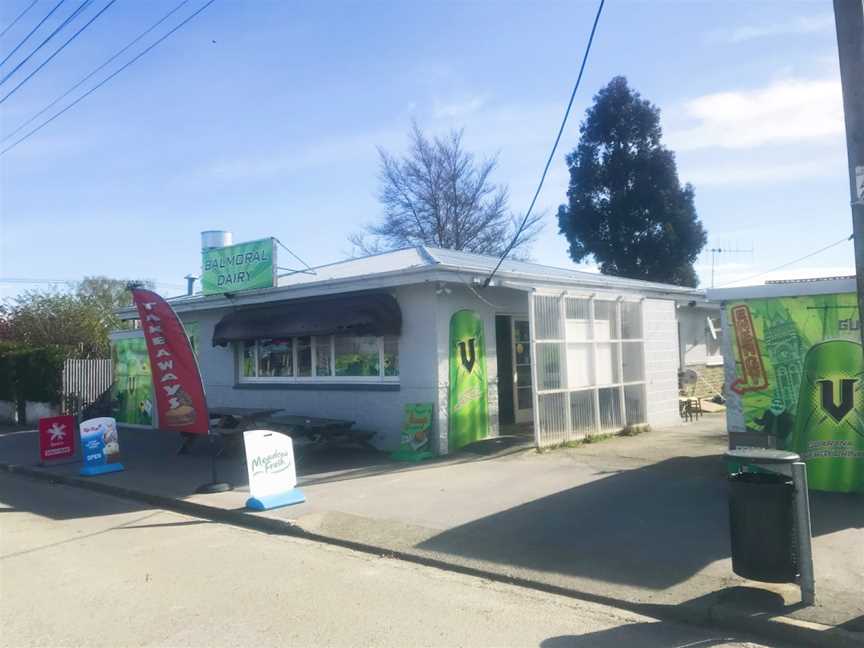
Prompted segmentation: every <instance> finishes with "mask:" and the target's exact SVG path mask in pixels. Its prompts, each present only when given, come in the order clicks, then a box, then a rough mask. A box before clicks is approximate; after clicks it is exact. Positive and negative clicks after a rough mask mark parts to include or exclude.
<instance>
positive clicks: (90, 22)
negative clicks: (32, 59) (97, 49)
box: [0, 0, 117, 104]
mask: <svg viewBox="0 0 864 648" xmlns="http://www.w3.org/2000/svg"><path fill="white" fill-rule="evenodd" d="M115 2H117V0H109V1H108V4H106V5H105V6H104V7H102V9H101V10H100V11H99V13H97V14H96V15H95V16H93V17H92V18H91V19H90V20H88V21H87V22H86V23H84V26H83V27H81V29H79V30H78V31H76V32H75V33H74V34H72V36H70V37H69V38H68V39H67V41H66V42H65V43H63V44H62V45H61V46H60V47H58V48H57V49H56V50H54V53H53V54H51V56H49V57H48V58H47V59H45V60H44V61H42V63H40V64H39V65H38V66H37V68H36V69H35V70H33V71H32V72H31V73H30V74H28V75H27V76H26V77H24V79H23V80H22V81H21V83H19V84H18V85H17V86H15V87H14V88H12V89H11V90H10V91H9V92H8V93H6V96H5V97H3V98H2V99H0V104H3V103H4V102H5V101H6V100H7V99H8V98H9V97H11V96H12V95H13V94H15V93H16V92H17V91H18V88H20V87H21V86H23V85H24V84H25V83H27V82H28V81H29V80H30V79H32V78H33V77H34V76H35V75H36V74H37V73H38V72H39V70H41V69H42V68H44V67H45V66H46V65H48V64H49V63H50V62H51V60H52V59H53V58H54V57H55V56H57V55H58V54H59V53H60V52H62V51H63V50H64V49H65V48H66V46H67V45H68V44H69V43H71V42H72V41H73V40H75V39H76V38H78V36H79V35H80V34H81V32H83V31H84V30H85V29H87V28H88V27H89V26H90V25H92V24H93V23H94V22H96V20H97V19H98V18H99V16H101V15H102V14H103V13H105V12H106V11H108V8H109V7H110V6H111V5H113V4H114V3H115Z"/></svg>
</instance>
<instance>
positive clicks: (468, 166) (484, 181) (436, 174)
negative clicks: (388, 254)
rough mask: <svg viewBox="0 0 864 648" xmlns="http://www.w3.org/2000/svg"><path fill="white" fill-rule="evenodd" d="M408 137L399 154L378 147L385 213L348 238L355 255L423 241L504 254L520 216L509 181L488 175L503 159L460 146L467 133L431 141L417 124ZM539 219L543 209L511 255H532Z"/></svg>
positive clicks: (531, 221)
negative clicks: (483, 156) (477, 155)
mask: <svg viewBox="0 0 864 648" xmlns="http://www.w3.org/2000/svg"><path fill="white" fill-rule="evenodd" d="M409 137H410V140H411V145H410V148H409V151H408V153H407V154H406V155H405V156H403V157H401V158H397V157H395V156H393V155H391V154H390V153H388V152H387V151H385V150H383V149H381V148H379V149H378V154H379V155H380V158H381V159H380V165H381V166H380V171H379V181H380V188H379V192H378V200H379V201H380V202H381V204H382V206H383V207H384V214H383V219H382V220H381V222H379V223H375V224H372V225H367V226H365V227H364V229H363V231H361V232H356V233H354V234H352V235H351V236H349V237H348V240H349V241H350V242H351V243H352V244H353V246H354V248H355V253H359V254H374V253H377V252H382V251H385V250H392V249H398V248H403V247H409V246H412V245H423V244H425V245H431V246H435V247H441V248H449V249H452V250H464V251H466V252H476V253H478V254H489V255H495V256H498V255H500V254H502V253H503V252H504V250H505V249H506V248H507V245H508V244H509V243H510V241H511V240H512V239H513V237H514V236H515V235H516V232H517V230H518V228H519V225H520V223H521V220H522V219H521V218H517V217H516V216H514V215H513V214H511V213H510V210H509V206H508V199H507V189H506V187H502V186H499V185H495V184H493V183H492V181H491V180H490V176H491V175H492V172H493V171H494V170H495V168H496V166H497V165H498V161H497V159H496V158H494V157H492V158H487V159H484V160H481V161H479V162H478V161H476V160H475V158H474V155H473V154H471V153H468V152H467V151H465V149H463V148H462V131H451V132H450V133H449V134H448V135H447V136H446V137H440V138H439V137H435V138H434V139H429V138H428V137H426V135H425V134H424V133H423V131H421V130H420V128H419V127H418V126H417V124H416V123H414V124H412V127H411V132H410V135H409ZM541 219H542V214H539V215H536V216H533V217H532V218H530V219H529V220H528V223H526V226H525V227H524V228H523V229H522V231H521V232H520V233H519V238H518V240H517V241H516V244H515V245H514V246H513V253H511V254H512V256H515V257H522V258H524V257H525V256H526V253H527V246H528V244H529V243H531V241H532V240H533V239H534V238H535V237H536V236H537V234H538V233H539V231H540V228H541V223H540V221H541Z"/></svg>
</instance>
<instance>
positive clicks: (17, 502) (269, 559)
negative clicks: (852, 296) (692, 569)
mask: <svg viewBox="0 0 864 648" xmlns="http://www.w3.org/2000/svg"><path fill="white" fill-rule="evenodd" d="M0 645H2V646H9V647H15V648H19V647H22V646H229V645H230V646H400V647H403V646H541V647H543V648H563V647H565V646H567V647H582V646H590V647H592V648H604V647H607V646H608V647H611V646H616V647H617V646H626V645H630V646H647V647H649V648H650V647H660V646H663V647H667V646H669V647H672V646H677V647H682V648H683V647H685V646H687V647H694V648H695V647H700V648H702V647H709V646H711V647H713V646H757V645H765V644H755V643H746V642H744V641H742V640H741V639H740V638H737V639H736V638H730V637H729V636H727V634H726V633H723V632H719V631H711V630H705V629H702V628H695V627H689V626H684V625H677V624H671V623H664V622H658V621H655V620H653V619H649V618H646V617H640V616H638V615H635V614H632V613H629V612H623V611H621V610H617V609H615V608H609V607H604V606H601V605H596V604H589V603H584V602H580V601H576V600H573V599H568V598H564V597H558V596H553V595H549V594H544V593H540V592H537V591H534V590H527V589H522V588H517V587H511V586H505V585H501V584H497V583H491V582H488V581H484V580H482V579H477V578H472V577H467V576H463V575H458V574H453V573H449V572H444V571H440V570H437V569H431V568H427V567H422V566H418V565H413V564H409V563H403V562H399V561H395V560H391V559H387V558H379V557H375V556H370V555H366V554H360V553H355V552H352V551H348V550H345V549H341V548H336V547H332V546H328V545H322V544H317V543H313V542H308V541H304V540H298V539H294V538H286V537H281V536H273V535H268V534H265V533H259V532H254V531H248V530H244V529H239V528H236V527H232V526H227V525H222V524H216V523H213V522H209V521H205V520H199V519H195V518H190V517H185V516H181V515H177V514H174V513H169V512H165V511H161V510H153V509H146V508H143V507H138V506H137V505H135V504H132V503H130V502H127V501H125V500H119V499H114V498H111V497H105V496H101V495H97V494H94V493H90V492H86V491H81V490H78V489H75V488H70V487H65V486H51V485H48V484H46V483H43V482H36V481H32V480H29V479H26V478H23V477H19V476H12V475H7V474H0Z"/></svg>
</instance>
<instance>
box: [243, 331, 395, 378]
mask: <svg viewBox="0 0 864 648" xmlns="http://www.w3.org/2000/svg"><path fill="white" fill-rule="evenodd" d="M336 337H337V336H336V335H293V336H290V340H291V350H292V351H291V353H292V356H291V358H292V367H291V368H292V373H293V374H296V373H297V368H298V366H299V365H298V363H297V356H298V353H297V350H298V347H299V345H298V343H297V340H298V339H299V338H309V348H310V354H311V359H312V363H311V364H312V366H311V375H310V376H297V375H291V376H259V375H257V374H258V371H259V364H258V362H259V359H260V358H259V355H258V354H259V348H260V342H261V341H260V340H246V341H243V342H238V343H236V344H235V345H234V347H235V354H234V355H235V366H236V367H237V383H238V384H244V385H255V384H259V385H261V384H267V385H270V384H286V385H295V384H321V385H332V384H355V383H356V384H382V383H383V384H394V383H395V384H398V383H399V381H400V376H399V375H398V374H397V375H395V376H387V375H385V367H384V357H385V354H384V338H385V336H382V335H355V336H350V335H348V336H338V337H362V338H365V337H369V338H375V341H376V345H377V347H378V375H377V376H337V375H336ZM386 337H388V338H389V337H391V336H386ZM320 338H328V342H329V347H330V372H331V373H330V374H329V375H325V376H319V375H318V345H319V339H320ZM392 338H393V339H395V340H396V355H397V358H398V355H399V351H400V346H401V345H400V338H399V337H397V336H392ZM280 339H281V338H280ZM285 339H289V338H285ZM247 342H254V346H253V347H252V348H253V349H254V357H255V362H254V367H255V374H256V375H254V376H245V375H244V366H243V360H244V348H245V344H246V343H247ZM400 364H401V363H398V362H397V370H398V367H399V365H400Z"/></svg>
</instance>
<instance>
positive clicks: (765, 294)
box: [708, 279, 855, 302]
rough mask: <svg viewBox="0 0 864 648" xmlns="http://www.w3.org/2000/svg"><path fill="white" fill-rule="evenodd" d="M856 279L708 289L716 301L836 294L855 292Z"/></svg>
mask: <svg viewBox="0 0 864 648" xmlns="http://www.w3.org/2000/svg"><path fill="white" fill-rule="evenodd" d="M854 292H855V279H830V280H827V281H801V282H794V283H780V284H763V285H761V286H742V287H740V288H716V289H708V299H710V300H711V301H716V302H727V301H738V300H741V299H764V298H770V297H801V296H806V295H836V294H840V293H854Z"/></svg>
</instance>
